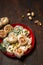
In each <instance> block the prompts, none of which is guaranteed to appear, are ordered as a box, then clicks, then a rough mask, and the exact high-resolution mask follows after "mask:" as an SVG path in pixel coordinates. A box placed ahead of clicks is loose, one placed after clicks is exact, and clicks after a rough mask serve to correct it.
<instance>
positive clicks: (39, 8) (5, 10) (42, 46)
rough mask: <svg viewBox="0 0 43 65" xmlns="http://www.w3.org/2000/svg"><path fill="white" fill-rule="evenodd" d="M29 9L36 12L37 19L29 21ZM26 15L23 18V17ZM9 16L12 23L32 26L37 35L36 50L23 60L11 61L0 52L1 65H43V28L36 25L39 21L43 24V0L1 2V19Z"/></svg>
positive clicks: (2, 0) (5, 0)
mask: <svg viewBox="0 0 43 65" xmlns="http://www.w3.org/2000/svg"><path fill="white" fill-rule="evenodd" d="M28 9H30V11H34V12H35V14H36V17H35V18H34V19H33V21H29V20H28V17H27V16H26V14H27V11H28ZM23 14H24V15H25V17H24V18H22V17H21V16H22V15H23ZM3 16H7V17H9V19H10V23H11V24H12V23H22V24H25V25H27V26H30V27H31V28H32V30H33V32H34V34H35V38H36V42H35V43H36V44H35V48H34V50H33V51H32V52H31V53H30V54H28V56H26V57H25V58H22V59H20V60H19V59H15V58H14V59H11V58H8V57H6V56H5V55H3V54H2V53H1V52H0V65H43V27H39V26H37V25H35V24H34V20H36V19H38V20H40V21H41V22H42V24H43V0H0V17H3Z"/></svg>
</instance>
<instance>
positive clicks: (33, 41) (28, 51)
mask: <svg viewBox="0 0 43 65" xmlns="http://www.w3.org/2000/svg"><path fill="white" fill-rule="evenodd" d="M11 25H12V26H13V27H15V26H16V25H20V26H22V27H23V28H26V29H27V30H29V31H30V37H32V48H31V49H28V50H27V51H26V52H25V53H24V55H27V54H28V53H30V51H31V50H32V49H33V48H34V44H35V38H34V34H33V31H32V30H31V28H30V27H29V26H25V25H23V24H11ZM0 42H2V39H0ZM3 53H4V54H5V55H7V56H9V57H15V55H14V54H11V53H9V52H3Z"/></svg>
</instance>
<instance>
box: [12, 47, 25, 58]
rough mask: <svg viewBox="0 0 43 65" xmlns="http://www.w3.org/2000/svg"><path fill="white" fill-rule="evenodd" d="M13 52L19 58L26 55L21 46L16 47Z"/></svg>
mask: <svg viewBox="0 0 43 65" xmlns="http://www.w3.org/2000/svg"><path fill="white" fill-rule="evenodd" d="M13 53H14V54H15V56H16V57H18V58H20V57H21V56H23V55H24V52H23V51H22V49H20V48H18V49H16V50H15V51H14V52H13Z"/></svg>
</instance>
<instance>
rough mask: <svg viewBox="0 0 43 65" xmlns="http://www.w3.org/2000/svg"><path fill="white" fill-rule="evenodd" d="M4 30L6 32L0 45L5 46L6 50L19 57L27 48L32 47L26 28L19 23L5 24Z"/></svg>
mask: <svg viewBox="0 0 43 65" xmlns="http://www.w3.org/2000/svg"><path fill="white" fill-rule="evenodd" d="M4 31H6V32H7V33H8V34H7V36H6V37H5V38H4V39H3V41H2V46H3V47H4V48H6V51H7V52H9V53H11V54H14V55H15V56H16V57H18V58H21V57H22V56H23V55H24V53H25V52H26V51H27V50H28V49H31V48H32V44H31V43H32V37H30V31H29V30H28V29H26V28H24V27H22V26H20V25H16V26H15V27H12V26H11V25H6V26H5V27H4Z"/></svg>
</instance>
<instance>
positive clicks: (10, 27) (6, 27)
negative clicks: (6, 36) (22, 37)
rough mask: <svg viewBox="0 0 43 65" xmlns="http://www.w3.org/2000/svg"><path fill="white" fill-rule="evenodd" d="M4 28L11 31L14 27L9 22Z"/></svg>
mask: <svg viewBox="0 0 43 65" xmlns="http://www.w3.org/2000/svg"><path fill="white" fill-rule="evenodd" d="M4 30H5V31H6V32H7V33H9V32H11V31H12V30H13V27H12V26H11V25H10V24H7V25H6V26H5V27H4Z"/></svg>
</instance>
